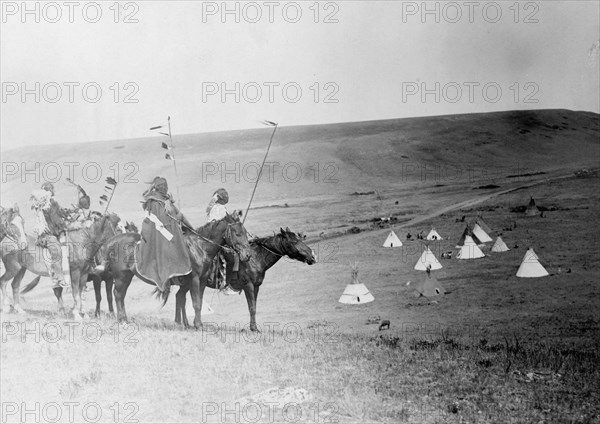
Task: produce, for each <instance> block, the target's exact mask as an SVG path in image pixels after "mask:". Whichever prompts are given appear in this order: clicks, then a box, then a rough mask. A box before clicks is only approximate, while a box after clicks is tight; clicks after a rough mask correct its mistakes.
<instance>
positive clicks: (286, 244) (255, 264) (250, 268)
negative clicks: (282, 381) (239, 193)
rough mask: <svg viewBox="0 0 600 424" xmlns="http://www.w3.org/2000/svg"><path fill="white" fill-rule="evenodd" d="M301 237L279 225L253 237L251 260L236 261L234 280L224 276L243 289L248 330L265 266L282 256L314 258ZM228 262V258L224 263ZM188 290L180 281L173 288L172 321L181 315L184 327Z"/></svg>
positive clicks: (253, 323)
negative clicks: (175, 289) (271, 233)
mask: <svg viewBox="0 0 600 424" xmlns="http://www.w3.org/2000/svg"><path fill="white" fill-rule="evenodd" d="M305 239H306V236H303V235H300V234H296V233H294V232H292V231H291V230H290V229H289V228H286V229H285V230H283V229H282V228H280V232H279V233H278V234H275V235H274V236H271V237H263V238H257V239H254V240H252V241H251V242H250V252H251V254H250V258H251V260H249V261H247V262H244V263H240V267H239V271H238V279H237V280H233V281H232V280H230V278H229V277H228V280H227V282H228V284H229V285H230V286H231V288H232V289H233V290H236V291H240V290H244V294H245V295H246V301H247V303H248V310H249V312H250V330H251V331H258V327H257V326H256V300H257V298H258V290H259V289H260V286H261V284H262V282H263V280H264V279H265V274H266V272H267V270H268V269H269V268H271V267H272V266H273V265H275V264H276V263H277V262H278V261H279V260H280V259H281V258H283V257H284V256H287V257H289V258H290V259H295V260H297V261H300V262H305V263H307V264H308V265H312V264H314V263H315V262H316V259H315V256H314V252H313V250H312V249H311V248H310V247H308V246H307V245H306V243H305V242H304V240H305ZM230 262H231V261H228V264H229V263H230ZM229 268H230V265H229V266H228V269H227V273H226V275H227V276H230V275H231V272H230V269H229ZM209 287H210V288H213V289H214V288H215V287H214V283H211V285H210V286H209ZM188 290H189V287H188V286H187V285H182V286H181V288H180V289H179V291H178V292H177V305H176V310H175V322H177V323H180V322H181V319H183V325H184V326H185V327H188V326H189V324H188V320H187V317H186V313H185V302H186V299H185V295H186V293H187V291H188ZM196 314H198V312H196Z"/></svg>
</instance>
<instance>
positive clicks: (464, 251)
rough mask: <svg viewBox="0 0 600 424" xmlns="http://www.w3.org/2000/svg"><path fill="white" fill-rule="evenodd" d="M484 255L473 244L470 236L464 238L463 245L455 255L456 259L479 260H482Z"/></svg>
mask: <svg viewBox="0 0 600 424" xmlns="http://www.w3.org/2000/svg"><path fill="white" fill-rule="evenodd" d="M484 256H485V255H484V254H483V252H482V251H481V249H480V248H479V246H477V245H476V244H475V242H474V241H473V238H472V237H471V236H466V237H465V243H464V244H463V245H462V247H461V248H460V250H459V252H458V255H456V258H457V259H479V258H483V257H484Z"/></svg>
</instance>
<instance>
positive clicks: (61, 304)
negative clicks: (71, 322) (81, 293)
mask: <svg viewBox="0 0 600 424" xmlns="http://www.w3.org/2000/svg"><path fill="white" fill-rule="evenodd" d="M53 291H54V296H56V300H57V302H58V314H59V315H63V314H64V313H65V304H64V302H63V298H62V292H63V288H62V287H54V288H53Z"/></svg>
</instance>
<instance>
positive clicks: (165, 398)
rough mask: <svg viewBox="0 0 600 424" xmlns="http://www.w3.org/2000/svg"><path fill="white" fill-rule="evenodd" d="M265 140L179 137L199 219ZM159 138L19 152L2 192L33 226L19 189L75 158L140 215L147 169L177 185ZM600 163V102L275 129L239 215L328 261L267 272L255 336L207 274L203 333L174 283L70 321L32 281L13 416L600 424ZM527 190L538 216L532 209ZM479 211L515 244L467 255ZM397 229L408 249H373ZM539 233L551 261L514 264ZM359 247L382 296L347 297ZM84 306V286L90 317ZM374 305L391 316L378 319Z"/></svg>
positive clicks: (7, 370)
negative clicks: (287, 233) (523, 274)
mask: <svg viewBox="0 0 600 424" xmlns="http://www.w3.org/2000/svg"><path fill="white" fill-rule="evenodd" d="M269 135H270V133H269V131H268V130H253V131H233V132H224V133H213V134H199V135H182V136H176V137H175V143H176V153H177V154H178V158H179V159H178V170H179V186H180V197H181V207H182V210H183V212H184V213H185V214H186V216H188V218H189V219H190V221H191V222H192V223H194V224H196V225H200V224H202V223H203V220H204V213H205V212H204V208H205V206H206V204H207V203H208V201H209V199H210V196H211V194H212V192H213V191H214V190H215V189H216V188H218V187H225V188H226V189H227V190H228V191H229V193H230V198H231V200H230V203H229V205H228V207H229V208H230V209H232V208H240V209H244V210H245V207H246V205H247V203H248V200H249V198H250V193H251V191H252V187H253V185H254V181H255V178H256V175H257V170H258V166H259V165H260V162H261V160H262V156H263V155H264V148H265V146H266V143H267V141H268V137H269ZM161 141H162V140H161V139H160V138H149V139H139V140H118V141H110V142H95V143H78V144H73V145H56V146H51V147H40V148H39V149H37V150H34V151H32V150H31V149H29V148H28V149H25V148H23V149H14V150H10V151H7V152H5V153H4V155H3V158H2V160H3V177H4V178H6V181H3V184H2V204H3V206H7V205H9V204H11V203H14V202H18V204H19V205H20V206H21V210H22V215H23V217H24V218H25V221H26V229H27V230H28V231H31V222H32V215H31V213H30V212H29V211H28V210H27V209H28V208H27V207H26V204H27V199H28V197H29V194H30V193H31V191H32V190H34V189H36V188H38V187H39V184H40V183H41V180H42V179H43V178H42V177H45V178H48V177H49V176H51V175H54V174H50V173H51V172H53V171H52V169H53V165H51V164H52V163H56V164H58V166H56V167H54V168H55V169H58V170H59V171H61V172H64V170H65V169H66V168H67V167H66V166H65V165H64V164H65V163H67V162H73V163H77V164H78V165H77V166H75V167H73V169H74V174H73V176H72V177H74V179H75V181H76V182H78V183H80V184H82V185H84V188H85V189H86V190H87V191H88V192H89V193H90V195H91V196H92V198H93V199H94V200H96V199H98V197H99V196H100V195H101V194H102V193H103V189H104V185H103V184H102V182H103V181H104V179H105V178H106V177H107V176H111V177H115V178H116V179H117V180H118V181H119V184H118V186H117V188H116V190H115V195H114V198H113V201H112V203H111V206H110V210H111V211H113V212H116V213H118V214H119V216H121V218H122V219H124V220H130V221H134V222H135V223H136V224H137V225H138V227H139V226H140V224H141V216H142V214H141V212H142V210H141V207H140V199H141V193H142V192H143V191H144V189H145V187H146V184H144V182H147V181H151V180H152V178H153V177H154V176H156V175H163V176H165V177H166V178H168V179H169V181H170V185H171V191H172V192H173V193H176V191H175V184H174V181H175V176H174V175H173V173H172V166H171V163H170V162H169V161H166V160H162V157H163V156H164V150H161V148H160V143H161ZM599 159H600V117H599V116H598V115H597V114H593V113H588V112H573V111H568V110H539V111H528V112H523V111H513V112H501V113H488V114H473V115H454V116H440V117H432V118H409V119H399V120H390V121H371V122H361V123H349V124H335V125H322V126H311V127H290V128H280V129H278V130H277V133H276V135H275V141H274V143H273V148H272V150H271V152H270V155H269V158H268V161H269V163H270V165H269V166H268V167H267V168H266V169H267V170H268V171H265V173H264V174H263V176H262V178H261V181H260V184H259V185H258V189H257V193H256V197H255V200H254V202H253V205H252V208H251V209H250V211H249V214H248V218H247V221H246V228H247V229H248V231H249V232H250V233H252V234H255V235H259V236H263V235H268V234H271V233H272V232H273V231H279V229H280V227H283V228H285V227H289V228H290V229H291V230H293V231H297V232H302V233H305V234H307V236H308V238H307V240H309V244H310V246H311V247H312V248H313V250H314V251H315V254H316V256H317V260H318V262H317V263H316V264H315V265H312V266H308V265H306V264H301V263H299V262H295V261H292V260H289V259H283V260H281V261H280V262H279V263H277V264H276V265H275V266H274V267H273V268H272V269H271V270H270V271H269V272H268V273H267V276H266V279H265V281H264V284H263V286H262V288H261V291H260V296H259V297H258V307H257V310H258V312H257V320H258V324H259V327H260V329H261V330H262V332H261V333H258V334H255V333H250V332H249V331H247V324H248V321H249V317H248V310H247V306H246V301H245V299H244V296H243V295H242V296H238V295H233V296H224V295H223V294H219V293H217V292H216V291H213V290H210V289H208V290H207V292H206V294H205V297H204V299H205V301H206V302H207V303H208V304H209V305H210V306H211V307H212V309H213V312H214V313H213V314H210V315H206V316H205V317H203V320H204V323H205V327H204V330H203V331H192V330H184V329H182V328H181V327H180V326H178V325H176V324H175V323H174V322H173V317H174V299H173V298H174V296H171V299H169V301H168V302H167V304H166V306H165V307H164V308H162V309H161V308H160V305H159V304H158V302H157V301H156V300H155V299H154V298H153V297H152V296H151V292H152V287H151V286H149V285H147V284H145V283H143V282H141V281H139V280H134V282H133V283H132V285H131V287H130V289H129V292H128V295H127V298H126V304H127V307H128V314H129V316H130V321H131V322H130V324H128V325H119V324H117V323H116V321H115V319H114V317H111V316H109V315H103V316H102V317H100V318H98V319H95V318H90V319H87V320H84V321H83V322H74V321H73V317H72V316H68V317H65V316H61V315H58V314H57V313H56V310H57V305H56V300H55V298H54V296H53V293H52V291H51V290H50V282H49V281H48V280H42V282H41V283H40V285H39V286H38V287H37V288H36V289H35V290H34V291H32V292H31V293H29V294H27V295H25V296H24V297H23V301H22V303H23V308H24V309H25V313H23V314H16V313H12V312H10V311H9V310H8V309H7V308H4V310H3V312H2V349H1V352H0V358H1V385H0V396H1V397H2V408H3V411H2V413H3V419H5V420H6V422H19V421H20V420H22V414H23V413H24V409H25V408H29V409H35V408H40V410H41V411H42V412H43V413H46V414H47V417H48V418H49V419H48V420H47V421H52V418H53V417H55V416H57V415H58V414H57V413H56V412H58V413H60V417H59V418H58V419H57V420H56V421H55V422H82V421H84V420H85V421H90V420H92V419H93V418H95V417H96V416H97V417H98V418H97V419H98V422H144V423H146V422H148V423H150V422H156V423H159V422H160V423H198V422H232V423H233V422H269V423H273V422H282V423H285V422H303V423H304V422H306V423H308V422H322V423H324V422H342V423H366V422H381V423H398V422H407V423H452V422H456V423H459V422H464V423H509V422H515V423H521V422H523V423H529V422H536V423H538V422H544V423H595V422H596V423H597V422H600V406H599V405H600V353H599V352H600V349H599V348H600V306H599V305H600V294H599V290H598V284H599V281H600V279H599V269H600V255H599V254H598V252H599V248H600V241H599V240H600V231H599V229H598V228H599V224H600V222H599V221H600V220H599V218H598V216H599V208H600V194H599V193H600V190H599V189H600V175H599V172H598V170H599V167H598V164H599V163H600V162H599ZM90 163H93V164H96V165H97V166H96V165H89V164H90ZM23 164H26V166H29V168H28V169H34V173H33V174H24V173H23V172H22V170H23V167H24V165H23ZM35 164H39V171H35V168H34V166H35ZM86 166H87V168H86ZM84 168H85V169H86V170H87V171H89V172H90V173H92V171H93V169H92V168H94V169H96V170H99V172H100V175H99V178H98V183H97V184H91V183H86V182H84V181H89V180H90V175H91V174H88V175H82V172H83V170H84ZM35 172H38V175H37V176H39V178H38V179H37V180H35V178H34V177H36V175H35ZM45 173H46V174H45ZM67 176H69V175H61V178H59V180H64V179H65V178H66V177H67ZM86 184H87V185H86ZM56 186H57V188H58V190H57V197H58V199H59V202H60V203H61V204H64V205H67V204H69V203H74V201H75V200H74V197H75V193H74V190H73V189H72V188H71V187H69V186H67V185H61V184H60V183H57V184H56ZM530 197H534V198H535V201H536V204H537V206H538V208H540V210H541V211H542V212H543V216H537V217H526V216H525V214H524V208H523V206H525V205H527V203H528V202H529V199H530ZM93 208H98V205H97V203H95V204H93ZM477 216H482V217H483V218H484V219H485V222H487V224H488V225H489V226H490V227H491V229H492V233H491V234H490V236H491V237H492V238H494V239H495V238H496V236H497V235H499V234H502V238H503V239H504V241H505V242H506V244H507V245H508V247H509V248H510V250H509V251H508V252H505V253H494V252H491V251H490V247H491V245H492V243H486V246H485V247H484V248H483V251H484V253H485V254H486V256H485V257H484V258H481V259H475V260H465V261H463V260H458V259H456V251H457V249H456V248H455V245H456V243H457V241H458V240H459V238H460V236H461V234H462V231H463V229H464V227H465V222H464V221H463V217H465V219H466V220H469V219H470V218H475V217H477ZM382 218H383V219H382ZM432 227H434V228H435V229H436V230H437V231H438V233H439V234H440V235H441V236H442V238H443V240H441V241H432V242H428V243H427V244H428V246H429V248H430V249H431V250H432V252H433V253H434V254H435V256H436V257H437V258H438V260H439V261H440V262H441V264H442V269H440V270H438V271H434V275H435V276H436V277H437V279H438V281H439V282H440V284H441V285H443V287H444V288H445V290H446V294H445V295H444V296H439V297H436V298H429V299H428V298H425V297H418V296H417V293H416V291H415V290H414V288H413V287H411V285H407V283H408V282H409V281H411V282H413V283H415V282H418V281H420V280H421V279H422V278H424V274H425V273H424V272H420V271H416V270H414V265H415V263H416V262H417V260H418V259H419V257H420V255H421V253H422V252H423V250H424V247H425V243H424V241H423V240H415V238H416V234H417V233H419V232H420V231H423V232H424V233H425V234H427V232H429V230H430V229H431V228H432ZM391 229H393V230H394V231H395V232H396V234H397V235H398V237H399V238H400V240H401V241H402V242H403V246H402V247H398V248H384V247H382V244H383V242H384V240H385V238H386V237H387V235H388V234H389V232H390V230H391ZM407 233H410V234H411V235H412V236H413V237H412V238H411V240H407V237H406V235H407ZM528 247H532V248H534V249H535V252H536V253H537V255H538V257H539V260H540V262H541V264H542V265H543V266H544V267H545V268H546V270H547V271H548V272H549V273H550V275H549V276H547V277H541V278H530V279H524V278H518V277H516V272H517V269H518V268H519V265H520V263H521V261H522V259H523V257H524V255H525V251H526V250H527V248H528ZM449 251H452V252H454V254H453V255H452V258H451V259H442V253H444V252H449ZM355 263H358V278H359V279H360V280H361V282H362V283H364V284H365V285H366V286H367V287H368V289H369V290H370V292H371V293H372V295H373V296H374V298H375V300H374V301H373V302H371V303H367V304H361V305H345V304H341V303H338V299H339V297H340V295H341V294H342V292H343V291H344V288H345V287H346V285H347V284H348V283H350V281H351V270H352V265H353V264H355ZM32 278H33V276H32V275H31V274H29V273H28V274H26V276H25V278H24V282H29V281H30V280H31V279H32ZM104 297H106V296H105V295H104ZM66 299H67V304H69V302H71V301H72V300H71V299H70V293H67V295H66ZM190 303H191V302H188V315H193V309H192V308H191V305H190ZM94 306H95V303H94V294H93V291H87V292H86V293H85V308H86V310H88V311H90V315H93V314H92V312H93V308H94ZM102 308H103V311H106V310H107V307H106V303H105V301H104V300H103V304H102ZM373 316H378V317H379V318H381V320H389V321H390V327H389V329H386V330H383V331H379V329H378V327H379V326H378V324H367V322H368V320H369V319H370V318H372V317H373ZM276 388H277V389H276ZM25 399H26V400H27V402H25V401H24V400H25ZM36 402H37V403H36ZM36 405H37V406H36ZM44 411H45V412H44ZM71 417H74V418H73V420H70V418H71ZM135 420H138V421H135Z"/></svg>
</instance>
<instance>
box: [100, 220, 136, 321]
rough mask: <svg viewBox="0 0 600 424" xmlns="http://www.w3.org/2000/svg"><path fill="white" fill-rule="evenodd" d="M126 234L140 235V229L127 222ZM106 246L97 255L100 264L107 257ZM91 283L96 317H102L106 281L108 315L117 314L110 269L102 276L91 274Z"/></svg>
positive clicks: (113, 280) (113, 281)
mask: <svg viewBox="0 0 600 424" xmlns="http://www.w3.org/2000/svg"><path fill="white" fill-rule="evenodd" d="M125 232H126V233H138V232H139V231H138V228H137V227H136V225H135V224H134V223H133V222H129V221H127V223H126V224H125ZM105 250H106V245H104V246H102V248H101V249H100V251H99V252H98V254H97V255H96V258H97V261H98V263H100V262H101V261H102V258H103V257H104V256H105ZM89 281H91V282H92V283H93V285H94V293H95V295H96V311H95V313H94V316H96V317H99V316H100V304H101V303H102V282H103V281H104V285H105V290H106V303H108V313H109V314H110V315H114V314H115V310H114V307H113V286H114V284H115V279H114V277H113V275H112V272H111V270H110V267H106V269H105V270H104V272H102V273H100V274H93V273H91V272H90V274H89V275H88V282H89Z"/></svg>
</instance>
